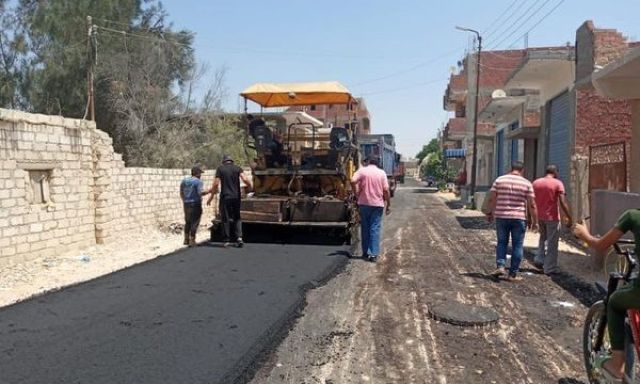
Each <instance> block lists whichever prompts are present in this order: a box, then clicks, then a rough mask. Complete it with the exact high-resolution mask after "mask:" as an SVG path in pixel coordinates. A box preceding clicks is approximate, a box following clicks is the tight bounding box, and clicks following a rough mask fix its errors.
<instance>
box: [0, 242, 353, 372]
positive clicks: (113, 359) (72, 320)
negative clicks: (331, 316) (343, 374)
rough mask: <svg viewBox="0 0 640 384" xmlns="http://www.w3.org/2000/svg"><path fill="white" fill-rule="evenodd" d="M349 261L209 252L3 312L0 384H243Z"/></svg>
mask: <svg viewBox="0 0 640 384" xmlns="http://www.w3.org/2000/svg"><path fill="white" fill-rule="evenodd" d="M347 255H348V254H347V253H346V249H345V248H341V247H339V246H309V245H276V244H247V245H246V246H245V248H243V249H235V248H228V249H224V248H217V247H213V246H200V247H196V248H191V249H188V250H183V251H179V252H176V253H173V254H170V255H167V256H163V257H160V258H158V259H155V260H153V261H150V262H147V263H144V264H140V265H137V266H135V267H132V268H129V269H127V270H124V271H120V272H117V273H114V274H111V275H108V276H105V277H102V278H99V279H96V280H93V281H90V282H87V283H83V284H79V285H76V286H73V287H70V288H67V289H64V290H61V291H58V292H54V293H50V294H47V295H43V296H40V297H36V298H34V299H31V300H29V301H26V302H23V303H19V304H16V305H13V306H11V307H7V308H4V309H0V383H2V384H5V383H7V384H9V383H10V384H14V383H16V384H17V383H29V384H38V383H43V384H44V383H46V384H54V383H64V384H71V383H83V384H85V383H86V384H102V383H104V384H116V383H123V384H125V383H127V384H128V383H132V384H133V383H136V384H137V383H153V384H163V383H171V384H176V383H185V384H186V383H236V382H244V381H246V379H248V378H250V376H251V374H252V372H253V371H254V370H255V369H256V364H257V362H258V361H259V360H260V359H261V358H262V357H264V355H265V354H266V353H268V352H269V351H270V350H271V349H272V348H273V347H274V346H275V343H277V342H278V341H279V340H280V338H281V337H283V335H284V334H286V332H287V330H288V327H289V326H290V325H291V322H292V320H293V319H295V317H296V316H297V314H298V313H299V311H300V309H301V307H302V306H303V303H304V292H305V290H306V289H307V288H309V287H312V286H314V285H316V284H318V283H320V282H321V281H323V280H325V279H328V278H330V277H331V276H332V275H333V274H335V273H336V272H337V271H338V270H339V269H340V268H341V267H342V266H343V265H344V264H345V263H346V262H347V260H348V259H347Z"/></svg>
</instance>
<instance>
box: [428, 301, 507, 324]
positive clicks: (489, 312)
mask: <svg viewBox="0 0 640 384" xmlns="http://www.w3.org/2000/svg"><path fill="white" fill-rule="evenodd" d="M429 315H431V317H432V318H433V319H434V320H437V321H442V322H444V323H449V324H453V325H460V326H463V327H471V326H485V325H489V324H493V323H495V322H497V321H498V319H499V318H500V316H499V315H498V312H496V311H495V310H494V309H493V308H489V307H481V306H477V305H470V304H462V303H459V302H457V301H446V302H441V303H436V304H433V305H431V306H430V307H429Z"/></svg>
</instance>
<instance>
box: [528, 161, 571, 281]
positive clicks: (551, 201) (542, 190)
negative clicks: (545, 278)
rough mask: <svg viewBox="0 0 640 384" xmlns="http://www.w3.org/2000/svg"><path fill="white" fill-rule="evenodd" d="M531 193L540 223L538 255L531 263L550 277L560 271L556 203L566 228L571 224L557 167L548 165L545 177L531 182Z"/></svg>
mask: <svg viewBox="0 0 640 384" xmlns="http://www.w3.org/2000/svg"><path fill="white" fill-rule="evenodd" d="M533 191H534V193H535V195H536V205H537V206H538V221H539V223H540V241H539V243H538V254H537V255H536V257H535V259H534V261H533V263H534V265H535V266H536V267H538V268H543V270H544V273H545V274H546V275H550V274H553V273H557V272H559V271H560V269H559V268H558V240H559V239H560V210H559V209H558V203H560V208H562V212H564V215H565V216H566V218H567V226H568V227H569V228H571V226H572V224H573V220H572V218H571V212H570V211H569V204H567V199H566V197H565V190H564V184H563V183H562V181H560V180H559V179H558V167H556V166H555V165H553V164H550V165H549V166H548V167H547V174H546V176H545V177H541V178H539V179H537V180H536V181H534V182H533ZM545 245H546V249H545Z"/></svg>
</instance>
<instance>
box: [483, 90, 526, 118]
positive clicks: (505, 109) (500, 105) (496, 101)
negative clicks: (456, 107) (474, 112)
mask: <svg viewBox="0 0 640 384" xmlns="http://www.w3.org/2000/svg"><path fill="white" fill-rule="evenodd" d="M526 101H527V97H526V96H505V97H496V98H493V99H491V102H490V103H489V104H487V106H486V107H484V109H483V110H482V111H480V115H479V116H478V121H480V122H483V123H492V124H495V123H500V122H503V120H504V119H505V118H506V116H507V115H508V114H509V113H510V112H511V111H513V110H514V109H515V108H516V107H518V106H520V105H522V104H524V103H525V102H526Z"/></svg>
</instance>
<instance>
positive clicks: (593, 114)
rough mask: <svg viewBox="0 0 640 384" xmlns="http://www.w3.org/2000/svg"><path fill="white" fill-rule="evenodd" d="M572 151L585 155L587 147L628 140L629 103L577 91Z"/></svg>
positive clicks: (591, 91)
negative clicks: (573, 147) (574, 139)
mask: <svg viewBox="0 0 640 384" xmlns="http://www.w3.org/2000/svg"><path fill="white" fill-rule="evenodd" d="M576 93H577V95H576V97H577V104H576V136H575V138H576V141H575V143H576V146H575V153H576V154H578V155H583V156H588V155H589V146H591V145H596V144H608V143H615V142H620V141H626V142H629V141H630V140H631V104H630V103H629V102H628V101H626V100H613V99H607V98H604V97H601V96H598V95H597V94H596V92H595V91H593V90H577V92H576Z"/></svg>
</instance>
